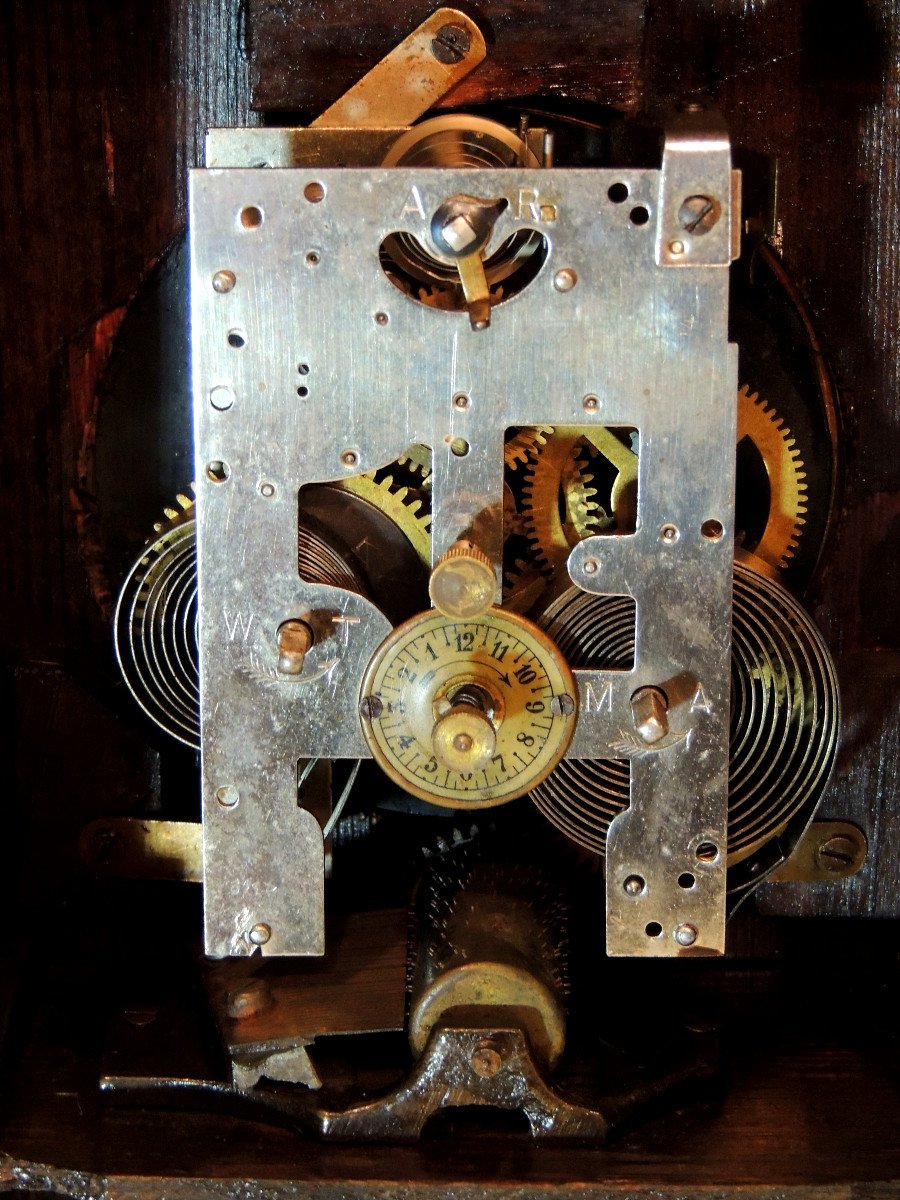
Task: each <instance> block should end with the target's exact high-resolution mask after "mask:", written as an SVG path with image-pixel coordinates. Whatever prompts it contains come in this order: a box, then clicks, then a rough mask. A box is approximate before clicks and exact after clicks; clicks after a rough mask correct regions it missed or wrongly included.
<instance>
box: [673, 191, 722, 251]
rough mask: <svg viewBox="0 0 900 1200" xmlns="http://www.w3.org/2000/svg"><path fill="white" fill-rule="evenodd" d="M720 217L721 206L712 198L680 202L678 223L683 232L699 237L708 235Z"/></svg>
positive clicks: (701, 197) (702, 197)
mask: <svg viewBox="0 0 900 1200" xmlns="http://www.w3.org/2000/svg"><path fill="white" fill-rule="evenodd" d="M721 215H722V206H721V204H719V202H718V200H715V199H714V198H713V197H712V196H688V197H686V198H685V199H684V200H683V201H682V202H681V207H680V208H679V210H678V222H679V224H680V225H681V228H682V229H684V230H685V232H687V233H693V234H696V235H697V236H698V237H699V236H700V235H701V234H703V233H708V232H709V230H710V229H712V227H713V225H715V224H716V222H717V221H718V220H719V217H720V216H721ZM673 253H674V251H673Z"/></svg>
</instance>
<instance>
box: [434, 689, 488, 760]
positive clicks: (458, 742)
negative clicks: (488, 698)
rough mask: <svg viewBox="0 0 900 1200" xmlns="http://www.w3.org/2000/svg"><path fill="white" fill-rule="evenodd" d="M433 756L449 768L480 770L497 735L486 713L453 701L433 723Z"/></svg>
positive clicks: (469, 705)
mask: <svg viewBox="0 0 900 1200" xmlns="http://www.w3.org/2000/svg"><path fill="white" fill-rule="evenodd" d="M431 744H432V746H433V748H434V755H435V758H437V759H438V760H439V761H440V762H442V763H443V764H444V766H445V767H447V768H448V769H449V770H451V771H463V772H466V773H468V772H470V771H481V770H483V768H484V767H486V766H487V765H488V763H489V762H490V761H491V759H492V758H493V756H494V754H495V752H496V750H497V735H496V733H495V732H494V727H493V725H492V724H491V722H490V721H489V720H488V718H487V716H486V715H485V714H484V713H483V712H480V711H479V710H478V709H477V708H474V707H473V706H472V705H471V704H457V705H456V706H455V707H453V708H451V709H450V710H449V712H446V713H445V714H444V715H443V716H442V717H441V718H440V719H439V720H438V722H437V723H436V725H435V727H434V732H433V733H432V735H431Z"/></svg>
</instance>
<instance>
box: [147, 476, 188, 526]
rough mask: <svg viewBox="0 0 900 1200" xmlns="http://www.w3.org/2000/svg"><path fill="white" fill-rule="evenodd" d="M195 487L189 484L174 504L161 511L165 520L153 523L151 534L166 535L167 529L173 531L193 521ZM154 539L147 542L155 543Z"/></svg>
mask: <svg viewBox="0 0 900 1200" xmlns="http://www.w3.org/2000/svg"><path fill="white" fill-rule="evenodd" d="M196 491H197V488H196V485H195V484H194V483H193V482H191V483H189V484H188V486H187V487H186V488H185V489H184V491H183V492H179V493H178V495H177V496H176V497H175V502H174V504H170V505H168V506H167V507H166V508H164V509H163V512H164V513H165V520H162V521H154V523H153V532H154V533H156V534H157V535H159V534H163V533H166V532H167V530H169V529H174V528H175V527H176V526H178V525H183V524H184V523H185V521H193V519H194V516H195V513H194V508H195V506H196V504H197V496H196ZM155 540H156V539H155V538H150V539H148V541H155Z"/></svg>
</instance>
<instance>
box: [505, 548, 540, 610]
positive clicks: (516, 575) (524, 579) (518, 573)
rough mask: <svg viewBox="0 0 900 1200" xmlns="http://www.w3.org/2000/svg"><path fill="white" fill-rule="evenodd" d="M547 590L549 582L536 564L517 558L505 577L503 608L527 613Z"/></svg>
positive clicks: (508, 568)
mask: <svg viewBox="0 0 900 1200" xmlns="http://www.w3.org/2000/svg"><path fill="white" fill-rule="evenodd" d="M546 588H547V580H546V579H545V577H544V576H543V575H542V574H541V572H540V571H539V570H538V569H537V567H536V566H535V565H534V563H531V562H528V561H527V560H526V559H523V558H517V559H516V560H515V561H514V562H513V563H512V564H511V565H510V566H508V567H507V568H506V570H505V572H504V575H503V607H504V608H505V609H508V610H509V611H510V612H516V613H527V612H528V610H529V609H530V608H532V607H533V606H534V604H535V603H536V602H537V600H538V599H539V598H540V596H541V595H543V593H544V591H545V590H546Z"/></svg>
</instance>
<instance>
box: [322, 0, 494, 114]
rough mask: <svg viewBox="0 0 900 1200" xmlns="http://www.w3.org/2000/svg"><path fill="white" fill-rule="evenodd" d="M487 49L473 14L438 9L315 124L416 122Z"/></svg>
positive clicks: (449, 9) (470, 68) (474, 64)
mask: <svg viewBox="0 0 900 1200" xmlns="http://www.w3.org/2000/svg"><path fill="white" fill-rule="evenodd" d="M486 54H487V46H486V44H485V41H484V37H483V35H482V33H481V30H480V29H479V28H478V26H477V25H476V24H475V22H474V21H473V20H472V19H471V17H467V16H466V14H465V13H463V12H460V10H459V9H457V8H439V9H436V10H435V12H433V13H432V14H431V16H430V17H427V18H426V19H425V20H424V21H423V22H422V24H421V25H420V26H419V27H418V28H417V29H414V30H413V32H412V33H411V34H410V35H409V36H408V37H405V38H404V39H403V41H402V42H400V43H399V45H397V46H395V47H394V49H393V50H392V51H391V52H390V54H386V55H385V56H384V58H383V59H382V60H381V62H379V63H376V65H375V66H374V67H373V68H372V70H371V71H369V72H368V73H367V74H365V75H364V76H363V77H362V79H360V80H359V82H358V83H355V84H354V85H353V87H352V88H350V90H349V91H347V92H345V93H344V94H343V96H341V98H340V99H339V100H336V101H335V102H334V104H332V105H331V107H330V108H327V109H326V110H325V112H323V113H322V114H321V116H319V117H316V119H315V121H313V125H314V126H318V127H319V128H320V129H321V128H324V127H325V126H330V125H356V126H368V127H370V128H371V127H372V126H375V127H378V126H383V125H411V124H412V122H413V121H416V120H418V118H419V117H421V115H422V114H423V113H425V112H427V111H428V109H429V108H432V107H433V106H434V105H435V104H436V103H437V101H438V100H440V98H441V97H442V96H444V95H446V93H447V92H449V91H450V89H451V88H452V87H455V86H456V84H457V83H459V82H460V80H462V79H465V77H466V76H467V75H468V74H469V73H470V72H471V71H473V70H474V69H475V67H477V66H478V64H479V63H480V62H482V61H483V60H484V56H485V55H486Z"/></svg>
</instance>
